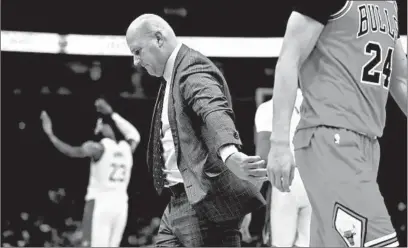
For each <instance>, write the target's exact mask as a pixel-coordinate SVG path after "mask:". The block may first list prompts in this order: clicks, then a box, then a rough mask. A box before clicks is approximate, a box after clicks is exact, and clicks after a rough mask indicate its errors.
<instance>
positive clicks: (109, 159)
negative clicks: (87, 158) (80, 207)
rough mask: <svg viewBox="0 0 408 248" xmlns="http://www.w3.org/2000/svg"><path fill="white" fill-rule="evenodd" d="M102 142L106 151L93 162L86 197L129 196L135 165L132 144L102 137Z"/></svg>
mask: <svg viewBox="0 0 408 248" xmlns="http://www.w3.org/2000/svg"><path fill="white" fill-rule="evenodd" d="M101 144H102V145H103V146H104V152H103V154H102V157H101V158H100V159H99V160H98V161H96V162H95V161H92V162H91V169H90V175H89V185H88V192H87V196H86V199H94V198H96V197H98V196H100V195H107V194H112V195H114V196H116V197H126V198H127V187H128V184H129V181H130V176H131V171H132V166H133V156H132V151H131V148H130V145H129V144H128V143H127V142H126V141H120V142H119V143H117V142H115V141H114V140H111V139H106V138H105V139H102V141H101Z"/></svg>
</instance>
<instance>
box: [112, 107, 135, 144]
mask: <svg viewBox="0 0 408 248" xmlns="http://www.w3.org/2000/svg"><path fill="white" fill-rule="evenodd" d="M111 117H112V120H113V121H114V122H115V125H116V126H117V127H118V129H119V131H120V132H121V133H122V134H123V136H125V138H126V140H127V141H128V142H129V144H130V147H131V148H132V152H134V151H135V150H136V148H137V146H138V145H139V143H140V134H139V131H137V129H136V127H135V126H133V125H132V124H131V123H130V122H129V121H127V120H126V119H125V118H123V117H122V116H120V115H119V114H118V113H112V115H111Z"/></svg>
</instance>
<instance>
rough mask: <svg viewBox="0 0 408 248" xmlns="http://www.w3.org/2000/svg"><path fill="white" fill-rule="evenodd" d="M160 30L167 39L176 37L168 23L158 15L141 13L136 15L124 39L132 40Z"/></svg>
mask: <svg viewBox="0 0 408 248" xmlns="http://www.w3.org/2000/svg"><path fill="white" fill-rule="evenodd" d="M156 32H160V33H161V34H162V35H163V36H164V37H165V38H167V39H173V40H175V39H176V34H175V33H174V31H173V29H172V28H171V27H170V25H169V24H168V23H167V22H166V21H165V20H164V19H163V18H161V17H160V16H158V15H155V14H143V15H140V16H139V17H137V18H136V19H135V20H134V21H133V22H132V23H131V24H130V25H129V27H128V29H127V31H126V39H127V40H128V42H129V40H132V39H133V38H137V37H140V36H142V37H143V36H145V35H154V34H155V33H156Z"/></svg>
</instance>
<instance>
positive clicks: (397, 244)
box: [384, 241, 399, 247]
mask: <svg viewBox="0 0 408 248" xmlns="http://www.w3.org/2000/svg"><path fill="white" fill-rule="evenodd" d="M398 246H399V242H398V241H397V242H394V243H392V244H389V245H387V246H384V247H398Z"/></svg>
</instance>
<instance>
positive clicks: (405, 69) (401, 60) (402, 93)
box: [390, 40, 408, 116]
mask: <svg viewBox="0 0 408 248" xmlns="http://www.w3.org/2000/svg"><path fill="white" fill-rule="evenodd" d="M392 63H393V66H392V75H391V85H390V92H391V95H392V97H393V98H394V100H395V102H397V104H398V106H399V107H400V109H401V110H402V112H404V114H405V116H407V108H408V106H407V105H408V101H407V78H408V63H407V57H406V54H405V52H404V50H403V48H402V44H401V40H397V42H396V46H395V51H394V56H393V61H392Z"/></svg>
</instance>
